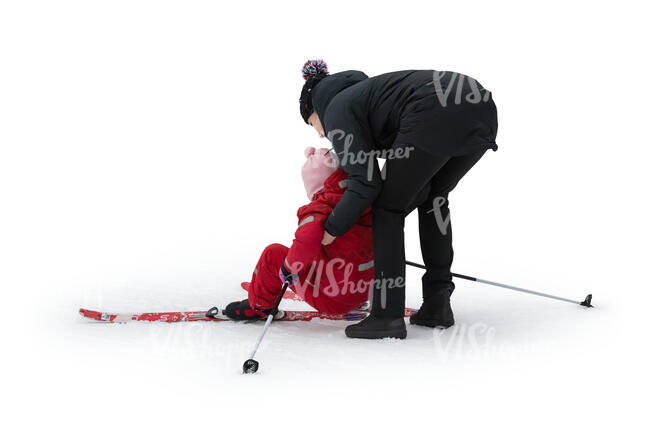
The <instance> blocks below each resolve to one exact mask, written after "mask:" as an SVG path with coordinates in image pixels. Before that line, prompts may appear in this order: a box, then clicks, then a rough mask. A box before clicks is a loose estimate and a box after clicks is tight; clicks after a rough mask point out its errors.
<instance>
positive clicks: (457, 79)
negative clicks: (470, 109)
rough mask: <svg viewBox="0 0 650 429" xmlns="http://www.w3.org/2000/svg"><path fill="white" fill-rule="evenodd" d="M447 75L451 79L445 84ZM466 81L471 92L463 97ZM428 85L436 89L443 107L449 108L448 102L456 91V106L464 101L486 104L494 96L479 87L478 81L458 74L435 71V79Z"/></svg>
mask: <svg viewBox="0 0 650 429" xmlns="http://www.w3.org/2000/svg"><path fill="white" fill-rule="evenodd" d="M446 74H449V75H450V78H449V81H448V82H446V83H444V82H443V77H444V76H445V75H446ZM465 80H467V84H468V85H469V89H470V91H469V92H466V93H465V95H464V96H463V92H464V91H463V87H464V85H463V82H464V81H465ZM426 85H427V86H433V87H434V88H435V92H436V96H437V97H438V101H440V105H441V106H442V107H447V101H448V99H449V96H450V95H451V93H452V92H453V91H454V89H455V90H456V95H455V97H454V100H453V102H454V104H461V103H462V102H463V100H464V101H466V102H468V103H472V104H478V103H485V102H487V101H489V100H490V97H491V96H492V93H491V92H490V91H488V90H487V89H484V88H480V87H479V86H480V85H479V84H478V82H477V81H476V79H473V78H471V77H469V76H465V75H464V74H460V73H456V72H445V71H434V72H433V79H432V80H431V82H429V83H427V84H426ZM445 86H446V88H445Z"/></svg>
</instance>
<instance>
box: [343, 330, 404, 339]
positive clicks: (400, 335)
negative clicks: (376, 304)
mask: <svg viewBox="0 0 650 429" xmlns="http://www.w3.org/2000/svg"><path fill="white" fill-rule="evenodd" d="M345 336H346V337H348V338H361V339H364V340H381V339H384V338H397V339H398V340H403V339H404V338H406V330H404V331H391V332H389V333H384V332H382V333H379V332H354V333H352V334H350V333H349V332H348V331H347V329H346V330H345Z"/></svg>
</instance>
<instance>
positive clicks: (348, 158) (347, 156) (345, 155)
mask: <svg viewBox="0 0 650 429" xmlns="http://www.w3.org/2000/svg"><path fill="white" fill-rule="evenodd" d="M327 139H328V140H329V141H330V142H332V144H334V142H335V141H341V140H342V141H343V150H342V151H341V152H336V155H337V156H338V158H339V165H341V166H345V165H355V164H359V165H366V168H367V174H366V177H367V180H368V181H371V180H372V177H373V173H374V168H375V162H374V160H375V158H384V159H386V160H389V159H406V158H409V157H410V155H411V151H413V150H415V148H414V147H412V146H403V147H396V148H391V149H373V150H370V151H367V152H366V151H363V150H358V151H354V150H352V149H351V147H352V144H353V143H354V134H352V133H346V132H345V131H344V130H341V129H335V130H332V131H330V132H329V133H327ZM380 174H381V178H382V179H385V178H386V170H385V169H384V171H381V172H380Z"/></svg>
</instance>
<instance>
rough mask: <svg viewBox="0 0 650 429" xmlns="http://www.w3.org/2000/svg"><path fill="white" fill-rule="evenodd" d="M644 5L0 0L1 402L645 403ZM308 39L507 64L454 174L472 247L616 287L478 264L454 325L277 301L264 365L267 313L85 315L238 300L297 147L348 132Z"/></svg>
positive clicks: (432, 420) (511, 414)
mask: <svg viewBox="0 0 650 429" xmlns="http://www.w3.org/2000/svg"><path fill="white" fill-rule="evenodd" d="M642 7H643V6H642V4H641V3H640V2H632V1H626V0H622V1H618V2H616V4H610V3H605V2H603V3H597V2H579V1H576V2H566V1H555V2H554V1H552V0H547V1H545V2H544V3H543V5H536V4H532V3H525V2H508V1H490V2H485V1H475V2H461V1H458V2H432V1H427V2H416V1H413V2H409V1H400V2H397V3H396V2H394V1H389V2H381V1H372V2H360V1H358V2H350V1H337V0H328V1H327V2H325V3H323V2H318V3H309V2H304V1H301V2H294V4H289V2H253V1H250V0H249V1H244V2H210V1H201V0H197V1H189V2H188V1H183V2H180V1H179V2H174V1H166V2H160V1H152V0H113V1H111V2H88V1H75V0H61V1H57V2H52V1H42V2H38V1H20V2H18V1H15V2H11V1H3V2H0V59H1V61H2V65H1V66H0V151H1V152H0V298H1V300H0V303H1V305H2V312H0V318H2V320H1V321H2V323H0V345H1V346H2V353H1V354H0V359H1V362H0V370H1V371H2V378H1V386H2V395H3V398H2V399H3V401H2V412H0V422H1V423H2V427H8V428H14V427H18V428H22V427H26V428H33V427H44V426H47V427H66V428H67V427H70V428H78V427H88V426H92V427H97V428H108V427H110V428H112V429H115V428H124V427H126V428H139V429H141V428H143V427H146V428H150V427H154V426H155V427H160V428H168V427H173V428H179V427H186V426H192V427H201V428H203V427H224V428H228V429H230V428H232V427H249V426H253V425H254V426H256V427H265V426H267V425H268V426H270V427H290V428H291V427H296V426H300V427H309V428H311V427H328V428H335V427H340V426H342V425H345V426H351V425H354V426H364V427H369V426H372V427H374V426H381V427H384V426H386V427H388V426H390V427H398V425H399V427H402V426H407V425H408V426H414V425H417V426H418V427H422V426H425V427H433V428H443V427H444V428H446V427H453V428H456V427H461V428H465V427H498V428H510V427H517V428H519V427H541V428H545V429H547V428H550V427H553V428H555V427H561V428H564V427H579V426H588V425H589V426H590V427H603V426H606V427H624V428H627V427H636V426H640V425H641V424H642V422H643V421H646V420H647V416H646V414H647V413H646V404H645V403H646V402H647V399H646V397H647V393H646V391H647V386H648V384H649V381H650V380H648V378H649V377H648V369H647V362H648V361H649V356H648V333H647V316H646V315H647V314H648V311H647V307H646V304H647V302H648V295H649V293H648V291H649V290H650V288H649V285H648V280H647V278H648V276H647V273H646V270H647V266H648V242H650V234H649V229H648V219H649V218H650V204H649V200H648V197H647V195H648V190H647V184H648V183H650V179H649V176H648V167H647V160H648V159H650V156H649V155H650V150H649V149H648V148H650V145H649V144H648V139H647V136H648V132H647V123H648V117H647V116H648V114H647V110H648V109H647V100H649V99H650V94H649V93H648V85H646V84H645V81H646V80H647V79H646V77H647V76H648V75H649V74H650V67H648V65H649V62H648V57H647V55H646V56H644V55H640V54H639V53H640V52H645V51H647V46H646V44H647V43H646V42H645V41H647V40H648V39H649V36H648V25H647V22H646V21H647V19H646V16H647V14H646V13H644V12H645V10H644V9H641V8H642ZM306 22H309V23H312V22H313V23H315V24H322V26H321V27H320V28H319V30H320V31H319V33H318V37H313V38H311V37H304V35H303V34H301V33H302V31H301V30H302V28H301V26H304V25H305V23H306ZM308 58H323V59H325V60H326V61H327V62H328V64H329V66H330V70H331V71H332V72H336V71H341V70H347V69H357V70H363V71H364V72H366V73H367V74H368V75H369V76H374V75H378V74H381V73H385V72H388V71H393V70H403V69H408V68H418V69H437V70H456V71H459V72H462V73H467V74H469V75H471V76H473V77H475V78H476V79H478V80H479V81H480V82H481V83H482V84H483V85H484V86H485V87H486V88H489V89H490V90H491V91H492V93H493V95H494V99H495V101H496V103H497V106H498V110H499V134H498V138H497V141H498V144H499V150H498V151H497V152H496V153H488V154H486V155H485V156H484V158H483V159H481V161H480V162H479V163H478V164H477V165H476V166H475V167H474V168H473V169H472V171H471V172H470V173H469V174H468V175H467V177H465V178H463V180H462V181H461V183H460V184H459V186H458V188H457V189H456V190H454V192H453V193H452V196H451V210H452V224H453V228H454V232H453V233H454V243H455V251H456V254H455V262H454V267H453V269H454V271H457V272H459V273H464V274H468V275H473V276H478V277H482V278H486V279H491V280H495V281H500V282H504V283H511V284H514V285H519V286H522V287H525V288H530V289H536V290H540V291H545V292H549V293H554V294H557V295H561V296H566V297H568V298H573V299H579V300H581V299H583V298H584V296H585V295H586V294H587V293H593V294H594V304H595V306H596V307H595V308H593V309H585V308H582V307H579V306H574V305H570V304H566V303H561V302H555V301H549V300H545V299H543V298H539V297H533V296H527V295H522V294H518V293H516V292H512V291H505V290H500V289H496V288H492V287H490V286H486V285H476V284H474V283H469V282H464V281H462V280H459V281H458V282H457V291H456V293H455V295H454V300H453V305H454V309H455V312H456V320H457V323H458V325H457V327H456V328H454V329H450V330H446V331H433V330H429V329H427V328H419V327H409V336H408V338H407V339H406V340H405V341H397V340H385V341H362V340H357V341H353V340H350V339H347V338H345V337H344V334H343V328H344V326H345V325H346V322H332V321H312V322H307V323H284V324H283V323H278V324H275V325H274V326H272V328H271V330H270V332H269V335H268V337H267V338H266V340H265V343H264V345H263V348H262V349H261V350H260V352H259V354H258V360H259V361H260V363H261V369H260V371H259V373H258V374H256V375H254V376H244V375H242V374H241V373H240V368H241V364H242V362H243V360H244V359H246V357H247V355H248V352H249V349H250V347H251V346H252V345H253V343H254V341H255V339H256V338H257V335H258V333H259V331H260V329H261V325H260V324H235V323H228V322H223V323H185V324H182V323H179V324H169V325H167V324H147V323H140V324H138V323H133V324H125V325H103V324H98V323H92V322H89V321H87V320H83V319H82V318H81V317H80V316H79V315H78V314H77V310H78V309H79V307H88V308H91V309H98V310H105V311H113V312H122V311H123V312H127V311H134V312H140V311H156V310H161V311H165V310H197V309H207V308H208V307H210V306H212V305H215V304H221V305H223V304H225V303H227V302H229V301H231V300H234V299H240V298H241V297H242V296H243V294H242V291H241V289H240V288H239V283H240V282H241V281H245V280H249V276H250V272H251V270H252V267H253V265H254V264H255V262H256V260H257V257H258V255H259V253H260V251H261V250H262V249H263V247H264V246H266V245H268V244H270V243H273V242H281V243H284V244H289V243H290V240H291V235H292V233H293V230H294V228H295V226H296V218H295V211H296V209H297V207H298V206H300V205H302V204H304V202H305V201H304V198H305V196H304V191H303V187H302V183H301V180H300V175H299V168H300V165H301V164H302V162H303V159H304V158H303V150H304V147H305V146H307V145H312V146H322V147H327V146H328V142H327V141H325V140H318V139H317V138H316V136H315V133H314V131H313V130H312V129H311V128H310V127H307V126H305V125H304V123H303V122H302V120H301V118H300V117H299V116H298V107H297V103H296V101H297V99H298V96H299V91H300V87H301V85H302V80H301V78H300V75H299V70H300V67H301V66H302V64H303V63H304V61H305V60H306V59H308ZM253 61H254V62H253ZM415 224H416V218H415V216H414V217H413V218H412V219H411V218H409V219H407V228H406V254H407V255H408V256H409V259H411V260H413V261H416V262H418V261H420V257H419V249H418V247H419V246H418V237H417V228H416V225H415ZM419 276H420V273H419V272H418V270H417V269H415V268H409V270H408V276H407V304H408V305H410V306H417V305H418V304H419V299H420V297H419V292H418V291H419V285H418V278H419ZM235 425H236V426H235Z"/></svg>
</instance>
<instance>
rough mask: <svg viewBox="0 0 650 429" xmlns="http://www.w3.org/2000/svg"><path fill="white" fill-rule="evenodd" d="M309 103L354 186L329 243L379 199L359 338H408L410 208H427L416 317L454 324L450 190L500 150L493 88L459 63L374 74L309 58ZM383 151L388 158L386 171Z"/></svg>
mask: <svg viewBox="0 0 650 429" xmlns="http://www.w3.org/2000/svg"><path fill="white" fill-rule="evenodd" d="M302 74H303V77H304V78H305V80H306V82H305V84H304V86H303V89H302V93H301V97H300V113H301V116H302V117H303V119H304V120H305V122H306V123H307V124H309V125H311V126H312V127H314V128H315V129H316V131H317V132H318V134H319V136H320V137H325V136H327V138H328V139H329V140H330V142H331V143H332V146H333V147H334V150H335V151H336V153H337V155H338V156H339V160H340V162H341V166H342V167H343V169H344V170H345V171H346V172H347V173H348V176H349V177H348V187H347V189H346V190H345V192H344V194H343V196H342V197H341V200H340V201H339V202H338V204H337V205H336V206H335V208H334V210H333V211H332V213H331V214H330V215H329V216H328V219H327V221H326V222H325V224H324V229H325V231H324V234H323V240H322V244H323V245H325V246H327V245H330V244H331V243H332V242H333V241H334V240H335V239H336V237H339V236H341V235H343V234H345V233H346V232H347V231H348V230H349V229H350V227H351V226H352V225H354V224H355V222H356V220H357V219H358V218H359V216H360V215H361V214H362V213H364V211H365V210H366V209H367V208H368V207H370V206H372V223H373V252H374V266H375V280H374V282H373V289H372V294H373V299H372V311H371V314H370V316H369V317H367V318H366V319H364V320H363V321H361V322H359V323H357V324H354V325H350V326H348V327H347V328H346V330H345V333H346V335H347V336H348V337H352V338H386V337H394V338H406V325H405V324H404V299H405V294H404V275H405V255H404V218H405V217H406V216H407V215H408V214H409V213H410V212H411V211H413V210H414V209H415V208H417V209H418V216H419V230H420V247H421V250H422V257H423V260H424V264H425V265H426V272H425V274H424V276H423V277H422V296H423V303H422V305H421V307H420V309H419V310H418V312H417V313H415V314H414V315H413V316H411V318H410V322H411V323H412V324H415V325H423V326H430V327H436V326H441V327H449V326H452V325H453V324H454V317H453V312H452V310H451V305H450V296H451V293H452V292H453V290H454V284H453V282H452V281H451V263H452V259H453V248H452V240H451V226H450V223H449V206H448V201H447V196H448V194H449V192H450V191H451V190H452V189H454V187H455V186H456V184H457V183H458V181H459V180H460V179H461V178H462V177H463V176H464V175H465V174H466V173H467V172H468V171H469V170H470V168H472V166H474V164H476V162H477V161H478V160H479V159H480V158H481V157H482V156H483V154H484V153H485V152H486V151H487V150H488V149H492V150H496V149H497V145H496V142H495V138H496V133H497V112H496V106H495V104H494V102H493V101H492V97H491V94H490V92H489V91H487V90H486V89H484V88H483V87H482V86H481V85H480V84H479V83H478V82H477V81H476V80H474V79H472V78H470V77H468V76H465V75H462V74H459V73H455V72H438V71H435V70H406V71H398V72H393V73H387V74H383V75H379V76H375V77H373V78H368V76H366V75H365V74H364V73H362V72H360V71H354V70H352V71H344V72H340V73H336V74H332V75H330V74H329V73H328V70H327V65H326V64H325V63H324V62H323V61H322V60H313V61H307V63H305V65H304V67H303V70H302ZM377 157H382V158H386V164H385V166H384V170H383V171H381V172H379V171H378V170H379V169H378V164H377V159H376V158H377Z"/></svg>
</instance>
